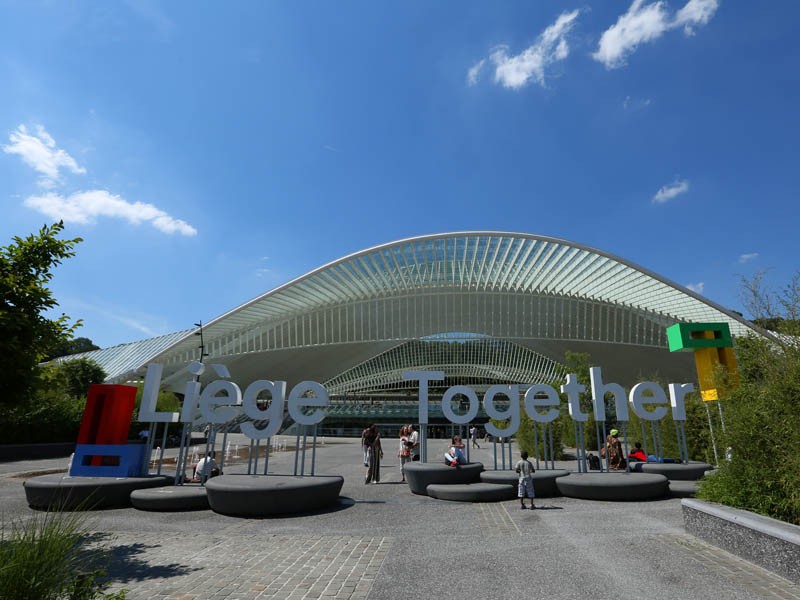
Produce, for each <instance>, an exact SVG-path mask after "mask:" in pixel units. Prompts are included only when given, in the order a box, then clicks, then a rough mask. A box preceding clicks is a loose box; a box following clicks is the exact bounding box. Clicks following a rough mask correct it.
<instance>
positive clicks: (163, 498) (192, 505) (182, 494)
mask: <svg viewBox="0 0 800 600" xmlns="http://www.w3.org/2000/svg"><path fill="white" fill-rule="evenodd" d="M131 504H133V507H134V508H138V509H139V510H150V511H156V512H159V511H161V512H169V511H177V510H181V511H183V510H208V509H209V506H208V497H207V496H206V488H204V487H203V486H201V485H200V484H197V485H168V486H165V487H159V488H149V489H145V490H134V491H132V492H131Z"/></svg>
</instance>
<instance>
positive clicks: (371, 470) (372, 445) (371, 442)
mask: <svg viewBox="0 0 800 600" xmlns="http://www.w3.org/2000/svg"><path fill="white" fill-rule="evenodd" d="M364 441H365V443H366V445H367V476H366V479H365V480H364V483H365V484H366V483H378V482H380V480H381V459H382V458H383V449H382V448H381V434H380V433H378V426H377V425H370V426H369V431H368V432H367V435H366V436H364Z"/></svg>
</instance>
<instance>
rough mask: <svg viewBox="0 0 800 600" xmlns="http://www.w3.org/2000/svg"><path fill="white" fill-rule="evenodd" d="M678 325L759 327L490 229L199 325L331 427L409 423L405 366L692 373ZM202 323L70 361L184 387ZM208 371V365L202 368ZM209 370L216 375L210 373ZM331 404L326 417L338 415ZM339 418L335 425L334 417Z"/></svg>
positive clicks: (612, 268)
mask: <svg viewBox="0 0 800 600" xmlns="http://www.w3.org/2000/svg"><path fill="white" fill-rule="evenodd" d="M678 322H724V323H727V324H728V325H729V327H730V330H731V333H732V334H733V335H734V336H739V335H744V334H747V333H748V332H756V333H757V330H756V329H755V328H754V327H753V325H752V324H750V323H749V322H748V321H746V320H744V319H743V318H742V317H741V316H739V315H738V314H736V313H733V312H731V311H729V310H727V309H725V308H723V307H721V306H719V305H717V304H715V303H714V302H712V301H710V300H708V299H706V298H703V297H702V296H700V295H699V294H697V293H695V292H693V291H691V290H689V289H687V288H685V287H683V286H681V285H679V284H677V283H674V282H671V281H669V280H668V279H666V278H664V277H661V276H659V275H657V274H656V273H653V272H651V271H648V270H647V269H645V268H643V267H640V266H638V265H636V264H634V263H632V262H630V261H628V260H625V259H623V258H620V257H617V256H614V255H612V254H610V253H608V252H604V251H602V250H598V249H594V248H590V247H587V246H584V245H581V244H578V243H575V242H570V241H567V240H562V239H556V238H552V237H547V236H542V235H535V234H525V233H506V232H493V231H470V232H454V233H443V234H436V235H425V236H419V237H414V238H408V239H404V240H399V241H396V242H391V243H388V244H383V245H380V246H375V247H373V248H368V249H366V250H363V251H360V252H357V253H354V254H351V255H349V256H345V257H343V258H340V259H338V260H335V261H333V262H331V263H329V264H326V265H323V266H321V267H319V268H317V269H315V270H313V271H311V272H309V273H307V274H305V275H303V276H301V277H298V278H297V279H295V280H293V281H290V282H288V283H286V284H284V285H282V286H279V287H277V288H275V289H273V290H271V291H268V292H266V293H264V294H262V295H261V296H258V297H257V298H254V299H252V300H250V301H248V302H246V303H244V304H242V305H241V306H238V307H236V308H234V309H232V310H230V311H229V312H227V313H225V314H223V315H221V316H219V317H217V318H215V319H213V320H211V321H209V322H208V323H206V324H204V325H203V327H202V340H203V347H204V352H205V353H206V354H207V356H205V357H204V360H205V362H206V363H213V364H220V365H224V366H225V367H227V370H228V372H229V374H230V377H231V379H233V380H234V381H236V382H237V383H239V384H240V385H242V386H243V387H244V386H246V385H247V384H248V383H249V382H252V381H254V380H256V379H270V380H281V381H286V382H287V384H288V385H289V386H292V385H294V384H296V383H298V382H299V381H302V380H313V381H319V382H321V383H322V384H323V385H324V386H325V388H326V389H327V391H328V393H329V395H330V396H331V399H332V403H331V406H330V409H329V418H328V420H329V421H330V420H332V422H333V423H339V422H341V423H346V422H353V421H354V420H355V421H362V420H370V421H379V422H380V421H382V420H386V421H389V422H396V421H398V420H406V419H405V417H407V416H408V410H409V407H414V406H416V397H415V393H416V387H415V386H416V384H415V383H414V382H409V381H405V380H404V379H403V378H402V372H403V371H406V370H420V369H423V370H435V371H444V372H445V374H446V378H445V380H443V381H441V382H438V383H437V384H436V385H433V384H432V387H431V390H430V393H431V397H432V398H435V397H436V395H437V394H439V395H441V393H442V392H443V390H445V389H446V388H448V387H450V386H452V385H458V384H464V385H470V386H472V387H473V388H475V389H478V390H480V389H481V388H486V387H488V386H490V385H494V384H499V383H502V384H521V385H525V384H529V385H530V384H533V383H552V382H554V381H557V380H559V379H560V378H562V377H563V375H564V374H565V366H564V358H565V354H566V352H567V351H570V352H580V353H588V354H589V355H590V356H591V361H592V363H593V364H595V365H601V366H602V367H603V372H604V373H605V374H606V376H607V378H608V379H609V380H613V381H617V382H619V383H621V384H623V385H625V386H630V385H632V384H633V383H635V382H636V381H639V380H641V379H642V378H645V379H646V378H654V377H657V378H660V379H663V380H668V381H685V382H689V381H694V380H695V379H696V375H695V373H694V365H693V362H692V357H691V356H689V355H687V354H671V353H670V352H669V351H668V344H667V335H666V329H667V327H669V326H670V325H673V324H675V323H678ZM199 333H200V331H199V329H198V328H193V329H188V330H184V331H180V332H176V333H172V334H169V335H165V336H160V337H157V338H152V339H149V340H144V341H140V342H134V343H131V344H123V345H120V346H115V347H113V348H106V349H103V350H97V351H94V352H89V353H85V354H83V355H78V356H86V357H88V358H92V359H93V360H95V361H97V362H98V363H99V364H100V365H101V366H102V367H103V368H104V369H105V370H106V372H107V373H108V378H109V379H108V382H111V383H122V382H129V381H137V380H140V379H141V378H142V376H143V374H144V370H145V369H146V367H147V365H148V364H149V363H154V362H155V363H160V364H162V365H163V367H164V376H163V379H162V382H163V384H164V385H165V386H166V387H168V388H170V387H171V388H172V389H174V391H176V392H179V393H180V392H181V391H182V386H183V385H184V383H185V382H186V381H187V380H188V379H191V377H192V376H191V374H190V373H189V372H188V370H187V367H188V365H189V364H190V363H191V362H192V361H196V360H198V359H199V358H200V349H199V345H200V337H199V336H198V334H199ZM210 375H213V374H210ZM214 376H215V375H214ZM337 415H338V417H337ZM337 419H338V420H337Z"/></svg>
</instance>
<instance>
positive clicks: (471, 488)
mask: <svg viewBox="0 0 800 600" xmlns="http://www.w3.org/2000/svg"><path fill="white" fill-rule="evenodd" d="M427 489H428V496H430V497H431V498H437V499H439V500H454V501H456V502H498V501H500V500H511V499H512V498H516V497H517V490H516V489H515V488H512V487H511V486H510V485H507V484H505V483H460V484H459V483H457V484H454V485H443V484H440V483H438V484H437V483H432V484H430V485H429V486H428V488H427Z"/></svg>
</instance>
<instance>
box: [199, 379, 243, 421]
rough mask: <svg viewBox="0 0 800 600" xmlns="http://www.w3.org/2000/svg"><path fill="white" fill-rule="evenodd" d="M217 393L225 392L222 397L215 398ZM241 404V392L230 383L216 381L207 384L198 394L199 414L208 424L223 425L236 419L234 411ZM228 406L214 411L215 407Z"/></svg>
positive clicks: (221, 380)
mask: <svg viewBox="0 0 800 600" xmlns="http://www.w3.org/2000/svg"><path fill="white" fill-rule="evenodd" d="M217 392H225V395H224V396H217ZM241 403H242V390H240V389H239V386H238V385H236V384H235V383H233V382H232V381H225V380H224V379H217V380H216V381H212V382H211V383H209V384H208V385H207V386H206V387H205V389H204V390H203V393H201V394H200V403H199V404H200V414H201V415H203V419H205V420H206V421H207V422H208V423H225V422H226V421H230V420H231V419H233V418H235V417H236V409H235V408H233V406H231V405H235V406H238V405H240V404H241ZM221 404H223V405H228V406H225V407H224V408H217V409H216V410H215V409H214V407H215V406H219V405H221Z"/></svg>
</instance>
